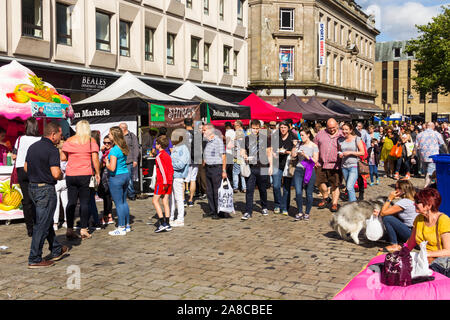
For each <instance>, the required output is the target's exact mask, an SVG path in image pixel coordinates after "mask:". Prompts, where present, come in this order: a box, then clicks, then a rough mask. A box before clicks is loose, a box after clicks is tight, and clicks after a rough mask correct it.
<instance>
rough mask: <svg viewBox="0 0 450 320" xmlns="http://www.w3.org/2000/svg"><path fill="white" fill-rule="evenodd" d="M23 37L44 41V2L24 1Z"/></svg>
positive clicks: (36, 0) (37, 0)
mask: <svg viewBox="0 0 450 320" xmlns="http://www.w3.org/2000/svg"><path fill="white" fill-rule="evenodd" d="M22 35H23V36H28V37H34V38H41V39H42V0H22Z"/></svg>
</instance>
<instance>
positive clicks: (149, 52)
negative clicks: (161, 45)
mask: <svg viewBox="0 0 450 320" xmlns="http://www.w3.org/2000/svg"><path fill="white" fill-rule="evenodd" d="M154 34H155V30H154V29H150V28H145V60H146V61H153V59H154V57H153V52H154V51H153V49H154V48H153V37H154Z"/></svg>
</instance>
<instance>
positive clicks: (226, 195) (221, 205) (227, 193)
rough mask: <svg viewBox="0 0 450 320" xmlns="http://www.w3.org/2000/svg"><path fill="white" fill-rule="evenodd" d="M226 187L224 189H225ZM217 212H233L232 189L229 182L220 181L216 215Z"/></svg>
mask: <svg viewBox="0 0 450 320" xmlns="http://www.w3.org/2000/svg"><path fill="white" fill-rule="evenodd" d="M225 187H226V188H225ZM219 212H228V213H233V212H234V203H233V188H232V187H231V185H230V181H229V180H228V178H227V180H226V182H225V183H224V180H223V179H222V183H221V184H220V188H219V197H218V205H217V213H219Z"/></svg>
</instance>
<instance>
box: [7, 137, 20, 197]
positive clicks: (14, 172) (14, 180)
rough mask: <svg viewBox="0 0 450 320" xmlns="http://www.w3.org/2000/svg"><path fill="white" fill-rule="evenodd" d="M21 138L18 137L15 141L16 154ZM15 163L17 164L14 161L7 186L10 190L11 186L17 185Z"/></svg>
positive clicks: (17, 178)
mask: <svg viewBox="0 0 450 320" xmlns="http://www.w3.org/2000/svg"><path fill="white" fill-rule="evenodd" d="M21 138H22V137H21V136H20V137H19V140H18V141H17V152H19V148H20V139H21ZM16 154H17V153H16ZM16 162H17V160H16V161H14V167H13V170H12V173H11V177H10V178H9V186H10V188H12V186H13V185H14V184H19V176H18V175H17V168H16Z"/></svg>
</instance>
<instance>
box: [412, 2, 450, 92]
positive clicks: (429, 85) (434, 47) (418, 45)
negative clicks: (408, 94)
mask: <svg viewBox="0 0 450 320" xmlns="http://www.w3.org/2000/svg"><path fill="white" fill-rule="evenodd" d="M442 9H443V12H442V13H441V14H439V15H438V16H436V17H434V18H433V20H432V22H430V23H428V24H427V25H416V28H417V29H418V31H419V37H418V38H417V39H415V40H411V41H410V42H409V45H408V47H407V50H408V52H413V53H414V54H415V57H416V59H417V63H416V64H415V68H414V69H415V71H416V72H417V76H416V77H414V78H413V79H414V81H415V83H416V84H415V85H414V89H415V90H417V91H418V92H421V93H429V92H433V91H434V92H440V93H442V94H448V93H450V6H448V5H446V6H443V7H442Z"/></svg>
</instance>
